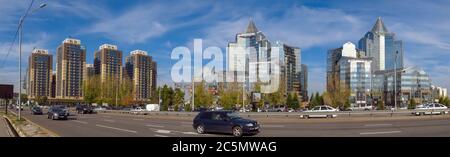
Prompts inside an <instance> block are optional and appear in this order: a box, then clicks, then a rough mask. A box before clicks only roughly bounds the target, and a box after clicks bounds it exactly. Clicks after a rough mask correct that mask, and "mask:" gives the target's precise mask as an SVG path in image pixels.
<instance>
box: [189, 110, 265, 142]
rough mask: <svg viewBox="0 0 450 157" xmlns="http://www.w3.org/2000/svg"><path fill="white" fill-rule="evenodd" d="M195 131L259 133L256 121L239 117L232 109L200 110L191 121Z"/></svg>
mask: <svg viewBox="0 0 450 157" xmlns="http://www.w3.org/2000/svg"><path fill="white" fill-rule="evenodd" d="M192 125H193V127H194V129H195V130H197V133H199V134H203V133H207V132H216V133H231V134H233V136H236V137H240V136H242V135H244V134H257V133H259V124H258V122H256V121H254V120H250V119H244V118H241V117H240V116H239V115H238V114H237V113H236V112H233V111H204V112H200V113H199V114H198V115H197V116H196V117H195V118H194V121H193V124H192Z"/></svg>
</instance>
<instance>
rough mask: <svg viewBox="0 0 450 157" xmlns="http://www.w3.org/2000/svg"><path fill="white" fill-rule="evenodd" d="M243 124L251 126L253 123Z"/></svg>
mask: <svg viewBox="0 0 450 157" xmlns="http://www.w3.org/2000/svg"><path fill="white" fill-rule="evenodd" d="M245 126H248V127H252V126H253V123H248V124H245Z"/></svg>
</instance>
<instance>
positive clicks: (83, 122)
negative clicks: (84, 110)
mask: <svg viewBox="0 0 450 157" xmlns="http://www.w3.org/2000/svg"><path fill="white" fill-rule="evenodd" d="M73 122H77V123H81V124H87V123H88V122H85V121H79V120H73Z"/></svg>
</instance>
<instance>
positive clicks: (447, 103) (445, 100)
mask: <svg viewBox="0 0 450 157" xmlns="http://www.w3.org/2000/svg"><path fill="white" fill-rule="evenodd" d="M442 104H444V105H446V106H450V100H448V96H446V97H445V98H444V102H443V103H442Z"/></svg>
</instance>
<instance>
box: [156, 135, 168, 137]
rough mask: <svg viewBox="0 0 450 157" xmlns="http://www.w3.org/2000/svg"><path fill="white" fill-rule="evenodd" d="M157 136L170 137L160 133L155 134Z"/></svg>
mask: <svg viewBox="0 0 450 157" xmlns="http://www.w3.org/2000/svg"><path fill="white" fill-rule="evenodd" d="M155 136H156V137H169V136H166V135H158V134H155Z"/></svg>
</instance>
